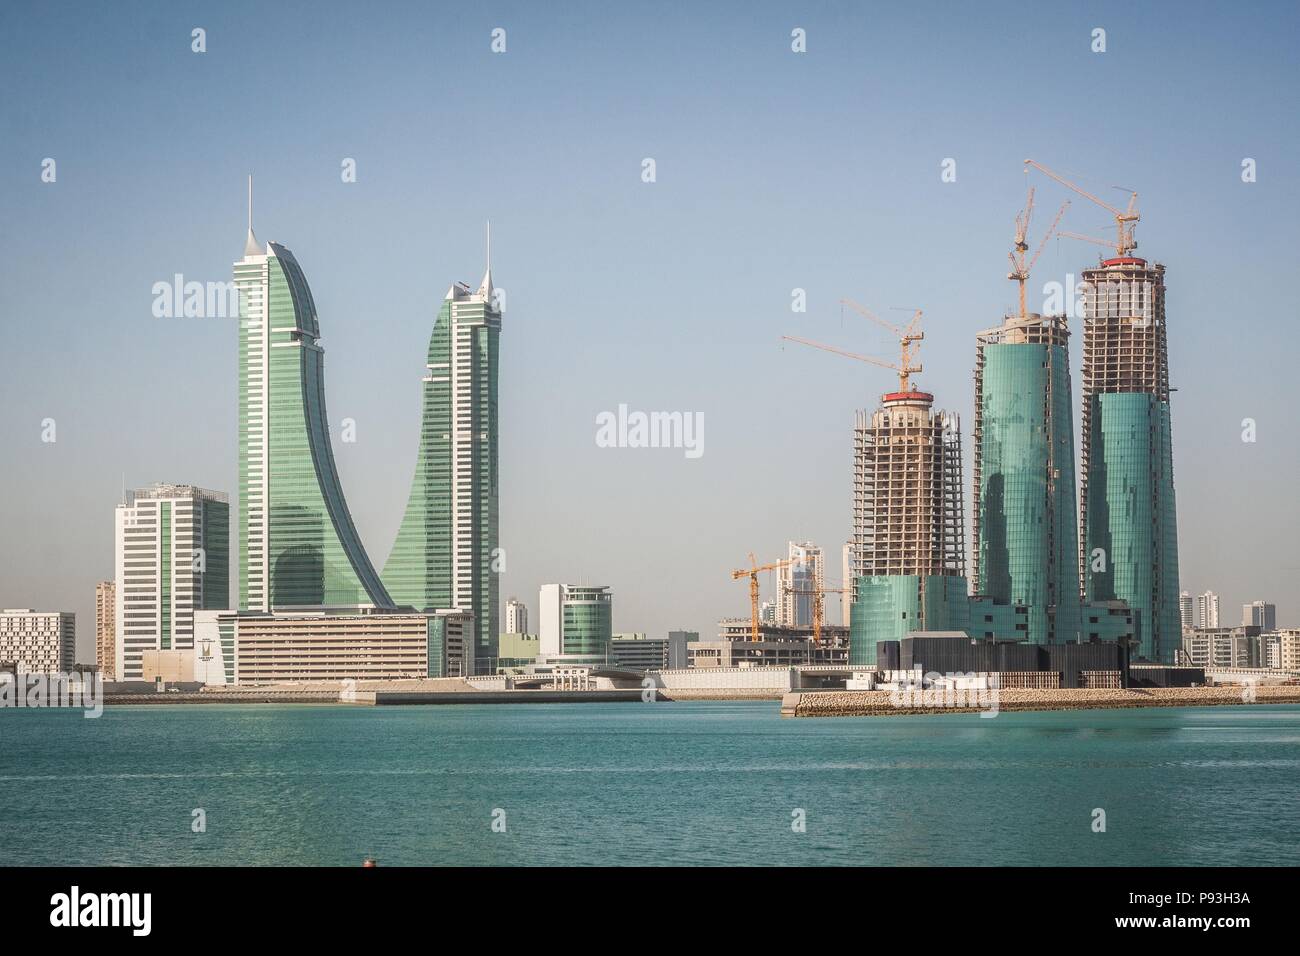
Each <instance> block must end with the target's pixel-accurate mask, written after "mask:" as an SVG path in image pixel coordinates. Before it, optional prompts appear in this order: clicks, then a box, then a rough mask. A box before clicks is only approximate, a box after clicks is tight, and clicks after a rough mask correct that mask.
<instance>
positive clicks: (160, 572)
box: [113, 484, 230, 680]
mask: <svg viewBox="0 0 1300 956" xmlns="http://www.w3.org/2000/svg"><path fill="white" fill-rule="evenodd" d="M114 523H115V548H114V551H115V554H116V568H117V576H116V588H115V590H116V594H115V601H116V609H115V612H114V620H115V625H116V629H117V634H116V640H115V641H114V648H113V651H114V660H115V665H116V666H115V668H114V671H115V675H116V677H117V679H118V680H141V679H142V678H143V676H144V670H143V655H144V652H145V651H173V650H190V649H192V648H193V647H194V612H195V611H196V610H215V609H224V608H228V607H229V606H230V504H229V502H228V501H227V499H226V496H225V495H224V494H221V493H220V492H216V491H207V490H205V489H203V488H196V487H195V486H193V485H165V484H159V485H154V486H153V487H152V488H145V489H140V490H136V491H129V492H127V495H126V500H125V501H124V502H123V503H122V504H120V505H118V506H117V510H116V515H115V522H114Z"/></svg>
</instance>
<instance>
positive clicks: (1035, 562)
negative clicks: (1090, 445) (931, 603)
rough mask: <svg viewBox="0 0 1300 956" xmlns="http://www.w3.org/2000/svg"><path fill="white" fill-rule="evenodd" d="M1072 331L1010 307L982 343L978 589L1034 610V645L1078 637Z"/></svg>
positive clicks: (978, 367) (1060, 319)
mask: <svg viewBox="0 0 1300 956" xmlns="http://www.w3.org/2000/svg"><path fill="white" fill-rule="evenodd" d="M1069 338H1070V331H1069V328H1068V326H1067V324H1066V319H1065V316H1061V315H1039V314H1037V313H1025V314H1021V315H1009V316H1007V318H1006V320H1005V321H1004V322H1003V323H1002V325H1001V326H999V327H997V328H995V329H989V330H987V331H984V332H980V333H979V334H978V335H977V336H976V349H975V449H974V452H975V455H974V459H975V461H974V470H975V474H974V496H973V501H972V514H973V517H972V528H971V536H972V540H973V555H974V560H975V569H974V570H975V573H974V581H975V593H976V594H978V595H981V596H983V597H987V598H990V599H992V600H993V601H994V602H995V603H997V604H1010V605H1019V606H1022V607H1024V608H1025V609H1026V616H1027V621H1026V623H1027V631H1026V632H1025V633H1024V634H1022V635H1018V636H1020V637H1022V638H1023V639H1026V640H1028V641H1030V642H1031V643H1034V644H1057V643H1065V642H1068V641H1073V640H1077V639H1079V637H1080V635H1081V628H1080V620H1079V610H1080V607H1079V571H1078V563H1077V561H1078V558H1077V554H1078V551H1077V547H1078V545H1077V542H1078V534H1077V530H1076V525H1075V497H1074V422H1073V417H1072V415H1073V413H1072V409H1071V405H1072V400H1071V389H1070V356H1069Z"/></svg>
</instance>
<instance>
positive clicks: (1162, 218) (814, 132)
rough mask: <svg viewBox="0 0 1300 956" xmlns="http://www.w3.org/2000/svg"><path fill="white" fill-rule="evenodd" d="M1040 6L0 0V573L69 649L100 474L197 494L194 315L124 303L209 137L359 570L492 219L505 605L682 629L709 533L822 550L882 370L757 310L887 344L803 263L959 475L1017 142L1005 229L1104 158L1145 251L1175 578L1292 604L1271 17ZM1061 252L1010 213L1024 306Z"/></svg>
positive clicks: (216, 406)
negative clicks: (286, 299) (611, 440)
mask: <svg viewBox="0 0 1300 956" xmlns="http://www.w3.org/2000/svg"><path fill="white" fill-rule="evenodd" d="M1051 7H1052V9H1038V8H1037V7H1034V6H1027V5H1025V4H979V5H974V4H972V5H958V4H953V3H934V4H925V3H915V4H906V5H900V4H874V3H873V4H867V3H847V2H844V3H822V4H796V3H763V2H760V3H725V4H724V3H716V4H708V5H703V7H702V8H697V5H690V4H671V3H665V4H653V5H614V6H610V5H604V4H594V3H593V4H578V3H556V4H544V5H543V4H528V3H520V4H504V3H503V4H491V3H489V4H455V5H452V4H444V3H409V4H404V3H385V4H374V5H369V6H366V7H364V8H359V7H357V6H356V5H355V4H350V3H348V4H344V3H337V4H330V3H311V4H309V3H293V2H277V3H273V4H270V3H261V4H254V3H239V2H227V3H221V4H197V3H185V2H179V3H176V2H165V3H164V2H157V3H152V2H140V3H130V4H125V5H119V4H111V5H110V4H100V3H89V2H87V3H50V4H44V5H42V6H41V7H40V8H39V10H37V8H35V7H31V6H26V5H17V4H5V5H3V6H2V7H0V71H2V73H3V78H4V88H5V90H6V95H5V96H4V97H2V98H0V397H2V399H3V405H2V406H0V407H2V408H3V414H2V415H0V449H3V452H4V459H3V467H0V606H4V607H37V608H42V609H61V610H73V611H76V612H77V616H78V630H79V632H80V633H79V649H80V650H79V657H80V659H81V660H93V639H94V587H95V582H96V581H98V580H101V579H107V578H111V577H112V574H113V507H114V505H115V504H116V503H117V502H118V501H119V499H120V496H121V492H122V488H123V486H125V487H128V488H131V487H142V486H147V485H149V484H152V483H154V482H157V481H168V482H178V483H191V484H197V485H201V486H204V487H207V488H213V489H216V490H220V491H225V492H228V493H232V497H235V496H234V495H233V492H234V491H235V489H236V467H237V448H236V424H237V423H236V412H237V395H236V386H237V381H236V369H237V364H236V341H237V328H236V322H235V320H233V319H229V318H215V317H214V318H188V319H187V318H156V317H155V316H154V315H153V303H154V294H153V291H152V289H153V285H154V283H156V282H170V281H171V280H172V277H173V276H174V275H175V274H177V273H180V274H182V275H183V276H184V277H185V279H186V280H190V281H199V282H225V281H227V280H229V279H230V276H231V264H232V263H233V262H234V261H235V260H236V259H237V258H238V257H239V256H240V255H241V254H242V249H243V241H244V234H245V228H246V222H245V219H246V215H247V210H246V197H245V180H246V176H247V175H248V174H249V172H252V173H253V174H254V176H255V193H256V195H255V209H254V227H255V229H256V231H257V235H258V237H259V239H261V240H263V241H266V240H268V239H270V240H275V241H277V242H280V243H283V244H284V245H286V246H288V247H289V248H290V249H291V250H293V252H294V254H295V255H296V256H297V258H298V260H299V262H300V263H301V265H302V266H303V269H304V270H305V272H306V275H307V278H308V281H309V282H310V283H311V286H312V290H313V294H314V297H315V300H316V304H317V308H318V311H319V315H320V324H321V329H322V339H321V344H322V345H323V346H324V348H325V368H326V395H327V404H328V411H329V415H330V424H331V428H332V430H333V434H334V452H335V456H336V458H337V462H338V468H339V471H340V474H341V478H342V482H343V487H344V491H345V493H346V495H347V499H348V503H349V506H350V508H351V511H352V514H353V516H354V518H355V521H356V524H357V526H358V529H359V531H360V534H361V537H362V540H363V541H364V543H365V545H366V548H367V550H368V551H369V553H370V555H371V557H372V559H373V561H374V563H375V564H376V566H382V564H383V561H384V559H385V557H386V556H387V554H388V551H389V548H390V547H391V545H392V541H393V539H394V536H395V535H396V531H397V526H398V524H399V522H400V520H401V516H402V511H403V508H404V506H405V503H406V498H407V494H408V491H409V485H410V480H411V476H412V473H413V470H414V464H415V454H416V447H417V442H418V437H419V421H420V378H421V375H422V374H423V370H424V369H423V366H424V362H425V350H426V347H427V343H428V337H429V333H430V330H431V328H432V323H433V319H434V316H435V314H436V311H437V309H438V307H439V305H440V304H441V301H442V298H443V296H444V294H445V293H446V290H447V288H448V286H449V285H450V284H451V283H452V282H454V281H457V280H463V281H465V282H468V283H470V284H471V285H473V286H477V284H478V280H479V278H480V277H481V276H482V273H483V267H484V223H485V221H487V220H491V223H492V260H493V261H492V267H493V277H494V279H495V281H496V284H497V285H498V286H499V287H501V288H504V289H505V290H506V292H507V308H506V313H505V317H504V322H503V331H502V336H501V394H500V428H501V444H500V467H501V498H500V509H501V544H502V547H503V548H504V549H505V556H506V561H505V570H504V572H503V580H502V586H501V599H502V603H503V606H504V602H505V599H506V598H507V597H509V596H511V595H516V596H518V597H520V598H521V599H523V600H524V601H525V603H526V604H528V606H529V610H530V612H531V613H532V615H533V618H534V620H535V619H536V613H537V590H538V587H539V585H541V584H543V583H547V582H555V581H563V582H567V583H581V584H605V585H609V586H610V587H611V588H612V589H613V593H614V601H613V608H614V628H615V630H616V631H646V632H650V633H662V632H664V631H667V630H669V629H687V630H696V631H700V632H701V633H702V634H706V635H709V634H714V633H716V631H717V621H718V619H719V618H720V617H724V616H743V615H746V614H747V613H748V597H747V586H746V583H745V582H744V581H735V582H733V581H732V580H731V576H730V573H729V572H730V571H731V569H733V568H739V567H741V566H743V565H745V564H746V563H747V560H748V559H747V555H748V553H749V552H753V553H754V554H755V555H757V557H758V558H759V560H760V561H770V560H773V559H775V558H777V557H781V556H783V555H784V554H785V552H786V545H787V542H789V541H791V540H812V541H814V542H817V543H820V544H821V545H823V547H825V548H826V549H827V552H828V556H829V558H828V567H827V575H828V578H829V579H830V581H831V583H832V584H835V585H838V583H839V582H838V578H839V576H840V572H839V549H840V546H841V544H842V543H843V541H844V540H845V539H846V538H847V537H848V535H849V533H850V523H851V482H852V449H853V435H852V429H853V419H854V411H855V409H858V408H864V407H874V405H875V404H876V403H877V401H878V399H879V395H880V394H881V393H882V392H884V391H887V390H890V389H891V387H892V386H891V383H894V384H896V379H895V378H894V376H893V373H891V372H890V371H888V370H887V369H883V368H877V367H874V366H871V365H867V364H863V363H858V362H854V361H851V360H849V359H844V358H840V357H838V356H835V355H830V354H827V353H824V352H819V351H816V350H813V349H808V348H805V347H803V346H798V345H792V344H789V343H786V344H782V342H781V338H780V337H781V336H782V335H786V334H790V335H800V336H804V337H808V338H812V339H817V340H820V341H823V342H827V343H830V344H833V345H836V346H838V347H841V348H845V349H848V350H851V351H856V352H861V353H866V354H870V355H875V356H880V357H882V358H885V359H886V360H888V359H892V358H893V357H894V353H895V350H896V345H895V344H894V343H892V342H891V341H890V338H889V335H888V333H886V332H884V331H883V330H880V329H877V328H875V327H873V326H871V325H870V324H869V323H868V322H866V321H865V320H863V319H861V318H860V317H858V316H856V315H855V314H853V313H851V312H849V313H847V314H843V315H842V314H841V308H840V306H839V304H838V303H839V300H840V299H841V298H844V297H848V298H852V299H854V300H856V301H858V302H862V303H864V304H866V305H868V306H869V307H871V308H872V309H874V310H875V311H876V312H878V313H879V314H880V315H882V316H884V317H887V318H891V319H897V318H905V317H906V316H907V315H908V311H907V310H910V309H913V308H920V309H923V310H924V318H923V322H924V329H925V336H926V337H925V341H924V343H923V345H922V349H921V354H920V358H921V361H922V362H923V364H924V371H923V372H922V373H921V374H920V375H919V376H917V377H916V382H917V384H919V385H920V386H921V387H923V388H925V389H926V390H928V391H930V392H933V393H934V394H935V395H936V403H937V405H939V406H940V407H943V408H946V409H951V410H952V411H954V412H956V413H957V414H958V415H959V416H960V417H961V421H962V428H963V432H964V436H963V441H964V443H965V445H966V449H965V453H966V457H967V463H966V468H967V470H966V475H967V476H968V478H967V480H968V481H969V475H970V470H969V469H970V441H971V436H970V426H971V421H972V418H973V414H972V408H973V379H972V375H973V362H974V348H975V340H974V336H975V333H976V332H978V331H980V330H982V329H985V328H989V327H991V326H995V325H997V324H998V323H999V322H1000V321H1001V317H1002V315H1003V313H1004V312H1005V311H1006V310H1007V309H1008V308H1010V307H1011V305H1012V303H1013V302H1014V299H1015V287H1014V284H1013V283H1011V282H1009V281H1008V280H1007V278H1006V273H1007V270H1008V263H1007V252H1008V250H1009V249H1010V248H1011V242H1012V235H1013V223H1014V219H1015V215H1016V213H1017V211H1018V210H1019V209H1020V208H1021V206H1022V205H1023V203H1024V195H1025V189H1026V180H1027V178H1028V179H1029V181H1030V182H1031V183H1032V184H1034V185H1036V186H1037V211H1036V213H1035V218H1034V223H1033V225H1032V226H1031V241H1036V239H1037V238H1039V237H1041V236H1042V231H1043V229H1045V227H1046V225H1047V224H1048V223H1049V222H1050V220H1051V217H1052V216H1053V215H1054V214H1055V211H1056V209H1057V208H1058V207H1059V206H1060V204H1061V203H1062V202H1063V201H1064V200H1065V199H1067V198H1070V199H1072V200H1073V201H1072V204H1071V206H1070V208H1069V210H1068V211H1067V213H1066V215H1065V219H1064V220H1063V222H1062V227H1061V228H1064V229H1068V230H1071V231H1074V232H1079V233H1084V234H1089V235H1094V236H1102V237H1106V236H1109V235H1110V234H1111V219H1110V216H1109V214H1108V213H1107V212H1106V211H1105V210H1103V209H1101V208H1100V207H1097V206H1094V205H1092V204H1090V203H1089V202H1088V201H1086V200H1084V199H1082V198H1081V197H1078V196H1074V195H1073V194H1071V193H1069V192H1067V191H1066V190H1065V189H1064V188H1062V187H1060V186H1059V185H1057V184H1055V183H1053V182H1051V181H1050V180H1047V179H1046V178H1044V177H1042V176H1041V175H1040V174H1037V173H1034V174H1031V175H1030V176H1029V177H1026V174H1025V173H1024V171H1023V160H1024V159H1025V158H1026V157H1031V158H1033V159H1035V160H1038V161H1039V162H1041V163H1044V164H1045V165H1047V166H1049V167H1052V168H1054V169H1056V170H1057V171H1059V172H1061V173H1063V174H1065V175H1066V176H1067V177H1070V178H1073V179H1075V181H1077V182H1079V183H1080V184H1081V185H1083V186H1084V187H1085V188H1087V189H1089V190H1090V191H1092V192H1094V193H1096V194H1097V195H1099V196H1101V197H1103V198H1105V199H1106V200H1107V201H1108V202H1112V203H1118V204H1121V205H1122V204H1123V203H1124V202H1125V201H1126V196H1127V194H1126V193H1125V192H1123V191H1119V190H1116V189H1113V188H1112V187H1114V186H1120V187H1126V188H1128V189H1135V190H1137V191H1138V194H1139V207H1140V210H1141V215H1142V220H1141V222H1140V223H1139V224H1138V226H1137V237H1138V241H1139V243H1140V246H1139V249H1138V254H1139V255H1144V256H1147V257H1149V258H1151V259H1153V260H1156V261H1160V262H1163V263H1164V264H1165V265H1166V267H1167V274H1166V281H1167V284H1168V298H1167V316H1168V329H1169V354H1170V366H1171V378H1172V381H1173V385H1174V386H1175V387H1176V388H1177V392H1175V393H1174V396H1173V401H1172V406H1173V436H1174V475H1175V484H1176V490H1177V501H1178V517H1179V560H1180V565H1181V587H1182V588H1183V589H1185V590H1188V591H1190V592H1192V593H1198V592H1200V591H1204V590H1207V589H1209V590H1214V591H1216V592H1218V593H1219V595H1220V598H1221V601H1222V606H1223V609H1224V615H1225V618H1226V619H1227V620H1228V622H1229V623H1235V619H1236V616H1237V614H1238V612H1239V606H1240V605H1241V604H1242V603H1246V602H1249V601H1251V600H1256V599H1259V600H1268V601H1272V602H1275V603H1276V604H1277V606H1278V618H1279V623H1280V624H1282V625H1290V626H1297V625H1300V597H1298V596H1297V590H1298V589H1297V588H1296V586H1295V585H1296V581H1297V577H1300V574H1298V571H1300V558H1297V556H1296V550H1295V545H1294V542H1295V539H1296V532H1297V530H1298V528H1300V506H1298V505H1297V496H1296V493H1295V491H1294V488H1295V476H1296V474H1297V473H1300V439H1298V437H1297V428H1296V424H1295V410H1296V406H1297V399H1298V398H1300V384H1298V383H1297V376H1296V374H1295V365H1296V356H1297V354H1300V348H1298V346H1300V334H1298V333H1297V318H1298V317H1300V316H1298V315H1297V312H1298V306H1297V296H1296V292H1295V278H1294V277H1295V275H1296V268H1295V267H1296V261H1295V250H1296V248H1297V236H1296V223H1297V222H1298V221H1300V176H1298V175H1297V174H1298V172H1300V170H1298V169H1297V165H1298V160H1300V135H1298V133H1297V122H1296V117H1297V116H1298V115H1300V102H1298V100H1300V83H1298V82H1297V80H1298V79H1300V76H1298V75H1297V74H1298V73H1300V65H1297V60H1296V58H1295V56H1294V51H1293V48H1292V43H1293V41H1294V37H1295V36H1296V33H1297V27H1300V22H1298V21H1300V12H1298V8H1297V7H1296V6H1295V5H1294V4H1291V3H1277V4H1267V3H1261V4H1254V5H1251V6H1250V7H1248V8H1243V7H1241V6H1240V5H1234V4H1197V3H1179V4H1168V5H1165V4H1155V3H1152V4H1143V5H1140V6H1134V5H1133V4H1130V3H1114V4H1110V3H1089V4H1086V5H1083V4H1080V5H1074V6H1070V7H1067V6H1064V5H1051ZM900 8H903V9H900ZM195 28H201V29H203V30H204V31H205V35H204V36H205V41H206V50H205V51H204V52H194V50H193V49H192V45H193V44H194V40H193V33H192V31H193V30H194V29H195ZM796 28H798V29H802V30H803V31H805V35H806V52H803V53H796V52H794V51H793V50H792V43H793V40H792V31H793V30H795V29H796ZM1097 28H1100V29H1103V30H1105V50H1104V52H1094V50H1093V46H1094V30H1095V29H1097ZM497 29H501V30H504V31H505V33H504V39H505V51H504V52H494V51H493V49H492V46H493V31H494V30H497ZM498 36H500V35H499V34H498ZM498 46H499V43H498ZM46 159H53V160H54V161H55V165H54V171H55V179H54V181H53V182H46V181H43V178H42V172H43V169H44V168H45V166H46V165H47V164H45V162H44V161H45V160H46ZM646 159H652V160H653V161H654V173H655V176H654V181H652V182H647V181H645V177H644V176H643V171H644V169H645V168H646V167H645V160H646ZM1245 159H1253V160H1254V167H1255V171H1256V178H1255V181H1254V182H1243V178H1242V164H1243V160H1245ZM347 160H352V161H354V163H355V169H356V177H355V178H356V181H355V182H345V181H344V177H343V175H342V170H343V167H344V164H345V161H347ZM945 160H953V161H954V164H955V165H953V166H952V167H950V168H954V169H955V172H956V176H955V179H954V180H953V181H947V182H945V181H944V177H943V176H942V173H943V169H944V162H945ZM1102 251H1103V250H1101V249H1100V247H1096V246H1090V245H1087V244H1085V243H1081V242H1077V241H1073V240H1065V239H1051V240H1049V242H1048V244H1047V245H1046V246H1045V248H1044V251H1043V253H1042V256H1041V258H1040V259H1039V260H1038V263H1037V266H1036V268H1035V271H1034V274H1033V276H1032V277H1031V279H1030V282H1029V289H1030V305H1031V307H1034V306H1035V305H1036V304H1037V303H1039V302H1041V299H1042V294H1043V287H1044V284H1046V283H1050V282H1062V283H1063V282H1066V281H1067V275H1073V276H1075V277H1076V278H1077V275H1078V273H1079V271H1080V270H1081V269H1083V268H1086V267H1088V266H1090V265H1092V264H1094V263H1095V262H1096V260H1097V255H1098V253H1099V252H1102ZM796 289H803V290H805V293H806V299H807V310H806V312H802V313H800V312H794V311H792V301H793V299H792V297H793V294H794V293H793V290H796ZM895 310H898V311H895ZM1072 328H1073V330H1074V332H1075V333H1076V334H1075V336H1074V338H1073V345H1072V356H1073V363H1072V364H1073V370H1074V388H1075V405H1076V407H1077V406H1078V402H1079V399H1078V389H1079V386H1080V382H1079V369H1080V341H1079V335H1078V332H1079V327H1078V323H1077V322H1075V323H1073V325H1072ZM621 404H622V405H627V406H628V408H629V409H630V410H632V411H636V410H640V411H646V412H650V411H677V412H681V413H683V414H684V415H695V414H699V415H702V416H703V421H704V431H703V437H704V444H703V454H701V455H699V456H698V457H694V456H688V455H687V454H686V453H685V450H684V449H662V448H661V449H650V448H617V447H616V448H608V447H600V446H599V445H598V444H597V442H596V433H597V424H596V422H597V416H599V415H601V413H603V412H613V411H617V409H618V407H619V406H620V405H621ZM344 418H350V419H353V420H354V421H355V423H356V424H355V429H356V436H355V437H356V440H355V441H354V442H350V443H344V442H342V441H340V440H339V439H340V427H341V421H342V419H344ZM47 419H53V421H54V423H55V432H54V437H55V440H54V441H46V440H43V438H45V437H48V436H49V432H48V428H47V427H46V424H45V422H46V420H47ZM1245 419H1252V420H1253V422H1254V428H1255V440H1254V441H1243V440H1242V434H1243V420H1245ZM966 507H967V511H968V514H967V526H968V532H969V523H970V515H969V508H970V497H969V492H968V493H967V495H966ZM232 544H233V542H232ZM762 584H763V587H764V597H765V598H773V597H775V593H774V591H773V590H772V587H773V584H774V582H773V581H771V579H770V578H769V577H768V576H767V575H765V576H764V579H763V581H762ZM828 604H829V607H828V610H829V614H830V616H831V617H832V619H837V618H838V611H837V609H836V607H835V605H836V602H835V601H833V600H832V601H830V602H828Z"/></svg>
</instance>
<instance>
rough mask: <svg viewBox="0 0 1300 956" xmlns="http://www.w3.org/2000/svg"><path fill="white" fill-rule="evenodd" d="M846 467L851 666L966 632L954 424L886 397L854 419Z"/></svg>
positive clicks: (907, 398) (929, 399)
mask: <svg viewBox="0 0 1300 956" xmlns="http://www.w3.org/2000/svg"><path fill="white" fill-rule="evenodd" d="M853 461H854V467H853V549H852V550H853V562H854V565H855V566H854V568H853V577H854V602H853V606H852V609H851V613H850V621H851V643H850V663H854V664H874V663H875V661H876V655H875V645H876V644H877V643H878V642H879V641H882V640H898V639H900V638H902V637H905V636H906V635H907V634H908V632H910V631H921V630H927V629H929V630H944V629H948V628H950V627H953V626H954V625H957V626H964V623H962V622H964V619H965V615H966V602H967V595H966V578H965V554H966V544H965V537H964V532H963V526H962V502H961V487H962V475H961V467H962V466H961V428H960V424H959V421H958V418H957V415H956V414H954V413H951V412H945V411H936V410H935V409H934V396H933V395H931V394H930V393H928V392H922V391H920V390H917V389H912V388H908V389H906V390H904V391H898V392H891V393H888V394H886V395H884V396H882V398H881V404H880V407H879V408H877V409H876V410H875V411H874V412H872V413H870V414H869V415H868V413H867V412H865V411H860V412H858V416H857V425H856V427H855V428H854V456H853ZM954 609H959V611H958V613H956V614H954V613H953V611H954Z"/></svg>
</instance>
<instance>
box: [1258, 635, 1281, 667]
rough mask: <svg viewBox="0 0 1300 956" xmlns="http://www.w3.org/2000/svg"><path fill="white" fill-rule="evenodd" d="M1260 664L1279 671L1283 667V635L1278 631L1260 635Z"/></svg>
mask: <svg viewBox="0 0 1300 956" xmlns="http://www.w3.org/2000/svg"><path fill="white" fill-rule="evenodd" d="M1259 664H1260V666H1261V667H1268V668H1270V669H1272V670H1278V669H1279V668H1281V666H1282V635H1281V634H1279V633H1277V631H1272V632H1270V633H1268V634H1261V635H1259Z"/></svg>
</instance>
